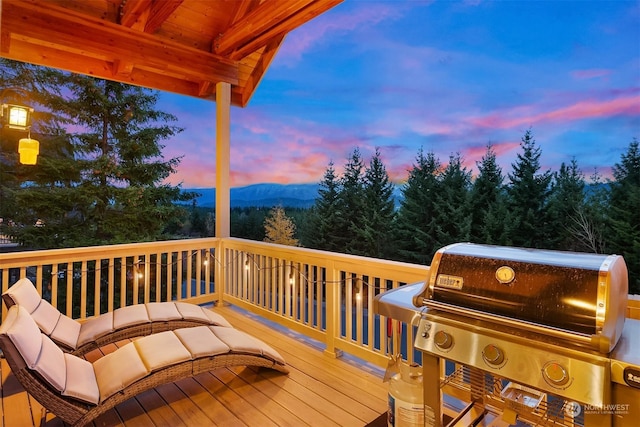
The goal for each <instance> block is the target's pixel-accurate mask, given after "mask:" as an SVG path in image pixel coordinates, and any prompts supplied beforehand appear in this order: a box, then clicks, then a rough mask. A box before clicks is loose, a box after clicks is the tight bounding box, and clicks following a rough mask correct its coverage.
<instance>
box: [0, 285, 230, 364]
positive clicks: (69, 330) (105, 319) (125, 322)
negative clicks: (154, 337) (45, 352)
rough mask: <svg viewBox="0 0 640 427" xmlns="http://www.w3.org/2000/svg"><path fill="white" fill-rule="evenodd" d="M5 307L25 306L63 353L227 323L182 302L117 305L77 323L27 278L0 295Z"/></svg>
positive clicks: (215, 315) (214, 315)
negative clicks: (189, 328) (56, 306)
mask: <svg viewBox="0 0 640 427" xmlns="http://www.w3.org/2000/svg"><path fill="white" fill-rule="evenodd" d="M2 299H3V301H4V302H5V305H6V306H7V308H10V307H11V306H13V305H15V304H18V305H21V306H22V307H24V308H25V309H26V310H27V311H28V312H29V314H30V315H31V316H32V317H33V319H34V320H35V321H36V323H37V324H38V326H39V328H40V330H41V331H42V332H44V333H45V334H46V335H48V336H49V337H50V338H51V339H52V340H53V341H54V342H55V343H56V344H57V345H58V346H59V347H60V348H61V349H62V350H63V351H64V352H67V353H72V354H75V355H83V354H85V353H87V352H89V351H91V350H94V349H96V348H99V347H102V346H104V345H106V344H110V343H113V342H117V341H120V340H123V339H127V338H135V337H141V336H145V335H150V334H154V333H157V332H163V331H170V330H173V329H178V328H186V327H192V326H202V325H206V326H227V327H230V326H231V324H230V323H229V322H227V320H226V319H225V318H224V317H222V316H221V315H219V314H217V313H215V312H213V311H212V310H208V309H206V308H203V307H200V306H198V305H195V304H189V303H185V302H173V301H169V302H154V303H149V304H137V305H130V306H126V307H121V308H118V309H116V310H114V311H110V312H108V313H104V314H102V315H100V316H96V317H91V318H89V319H88V320H86V321H85V322H82V323H81V322H78V321H77V320H74V319H72V318H70V317H68V316H65V315H64V314H62V313H61V312H59V311H58V310H57V309H56V308H55V307H53V306H52V305H51V304H50V303H49V302H48V301H46V300H45V299H43V298H42V297H41V296H40V294H39V293H38V291H37V290H36V288H35V286H33V283H32V282H31V280H29V279H26V278H24V279H20V280H18V281H17V282H16V283H14V284H13V285H12V286H11V287H10V288H9V289H8V290H7V291H6V292H4V293H3V294H2Z"/></svg>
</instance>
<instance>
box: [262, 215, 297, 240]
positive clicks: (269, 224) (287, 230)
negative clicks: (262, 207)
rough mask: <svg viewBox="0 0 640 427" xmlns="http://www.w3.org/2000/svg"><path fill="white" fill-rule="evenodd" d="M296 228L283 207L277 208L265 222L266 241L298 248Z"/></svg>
mask: <svg viewBox="0 0 640 427" xmlns="http://www.w3.org/2000/svg"><path fill="white" fill-rule="evenodd" d="M295 233H296V226H295V224H294V223H293V221H292V220H291V218H289V217H288V216H287V215H286V214H285V212H284V209H283V208H282V206H275V207H274V208H273V209H271V211H269V215H267V218H266V219H265V221H264V234H265V238H264V241H265V242H267V243H277V244H280V245H288V246H298V239H296V238H295V237H294V236H295Z"/></svg>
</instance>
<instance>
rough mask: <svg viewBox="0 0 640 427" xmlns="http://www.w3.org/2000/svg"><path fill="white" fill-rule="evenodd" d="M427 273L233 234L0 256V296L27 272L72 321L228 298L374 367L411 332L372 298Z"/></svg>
mask: <svg viewBox="0 0 640 427" xmlns="http://www.w3.org/2000/svg"><path fill="white" fill-rule="evenodd" d="M427 272H428V267H427V266H423V265H414V264H406V263H397V262H392V261H385V260H378V259H372V258H365V257H357V256H349V255H342V254H337V253H331V252H324V251H317V250H310V249H303V248H296V247H291V246H282V245H273V244H267V243H263V242H256V241H250V240H243V239H234V238H230V239H216V238H211V239H190V240H177V241H165V242H153V243H140V244H128V245H112V246H99V247H89V248H73V249H58V250H46V251H32V252H15V253H6V254H0V285H1V289H2V292H4V291H5V290H6V289H8V288H9V286H10V285H12V284H13V283H15V282H16V281H17V280H18V279H20V278H22V277H29V278H30V279H31V280H32V281H33V282H34V284H35V285H36V287H37V289H38V291H39V292H40V293H41V295H43V297H44V298H45V299H47V300H48V301H49V302H51V303H52V304H53V305H54V306H55V307H57V308H58V310H60V311H61V312H63V313H65V314H66V315H68V316H71V317H73V318H77V319H80V320H82V319H86V318H87V317H91V316H95V315H99V314H101V313H104V312H107V311H112V310H114V309H116V308H118V307H122V306H125V305H131V304H139V303H146V302H151V301H170V300H183V301H188V302H193V303H211V302H217V303H221V304H224V303H231V304H234V305H236V306H239V307H241V308H244V309H246V310H249V311H251V312H254V313H257V314H259V315H260V316H262V317H264V318H265V319H267V320H270V321H275V322H277V323H279V324H281V325H284V326H286V327H288V328H291V329H293V330H295V331H298V332H300V333H302V334H304V335H306V336H308V337H309V338H311V339H314V340H317V341H319V342H320V343H321V344H322V345H324V346H325V349H326V352H327V353H329V354H332V355H339V354H340V352H341V351H345V352H348V353H350V354H353V355H355V356H358V357H361V358H363V359H365V360H367V361H369V362H372V363H375V364H377V365H379V366H386V364H387V362H388V357H389V351H392V352H394V353H395V352H401V353H402V354H403V355H404V357H405V358H407V359H408V360H409V361H413V359H414V352H413V351H412V346H411V345H410V343H412V342H413V333H414V328H412V327H407V326H406V325H404V333H400V331H401V329H400V328H399V326H398V325H397V324H395V323H394V325H393V326H392V327H391V328H388V325H387V319H386V318H384V317H383V316H378V315H376V314H374V313H373V310H372V307H373V298H374V297H375V295H377V294H379V293H380V292H383V291H385V290H387V289H394V288H397V287H398V286H401V285H403V284H406V283H413V282H417V281H421V280H423V279H424V278H425V277H426V275H427ZM216 284H217V285H218V286H216ZM221 284H222V285H221ZM220 285H221V286H220ZM5 315H6V308H5V307H3V308H2V318H4V316H5ZM408 343H409V344H408Z"/></svg>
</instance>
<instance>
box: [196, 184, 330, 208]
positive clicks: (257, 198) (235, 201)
mask: <svg viewBox="0 0 640 427" xmlns="http://www.w3.org/2000/svg"><path fill="white" fill-rule="evenodd" d="M319 188H320V185H319V184H253V185H248V186H246V187H234V188H232V189H231V207H232V208H236V207H248V206H257V207H269V208H270V207H273V206H283V207H285V206H286V207H290V208H310V207H311V206H313V204H314V203H315V199H316V197H318V189H319ZM185 190H186V191H193V192H195V193H199V194H200V197H198V198H196V202H197V204H198V206H200V207H204V208H213V207H215V205H216V202H215V201H216V189H215V188H186V189H185Z"/></svg>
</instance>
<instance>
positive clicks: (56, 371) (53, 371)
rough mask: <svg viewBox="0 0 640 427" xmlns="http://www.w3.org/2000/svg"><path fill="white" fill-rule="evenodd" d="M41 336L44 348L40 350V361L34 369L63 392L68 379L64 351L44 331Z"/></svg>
mask: <svg viewBox="0 0 640 427" xmlns="http://www.w3.org/2000/svg"><path fill="white" fill-rule="evenodd" d="M40 336H41V337H42V349H41V350H40V357H38V362H37V363H36V364H35V366H34V367H33V368H32V369H33V370H34V371H36V372H38V373H39V374H40V375H41V376H42V378H44V379H45V380H47V382H49V384H51V385H52V386H53V388H55V389H56V390H58V391H59V392H62V391H63V390H64V388H65V385H66V381H67V367H66V364H65V361H64V353H63V352H62V350H60V347H58V346H57V345H56V344H55V343H54V342H53V341H51V338H49V337H48V336H46V335H43V334H42V333H41V334H40Z"/></svg>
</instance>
